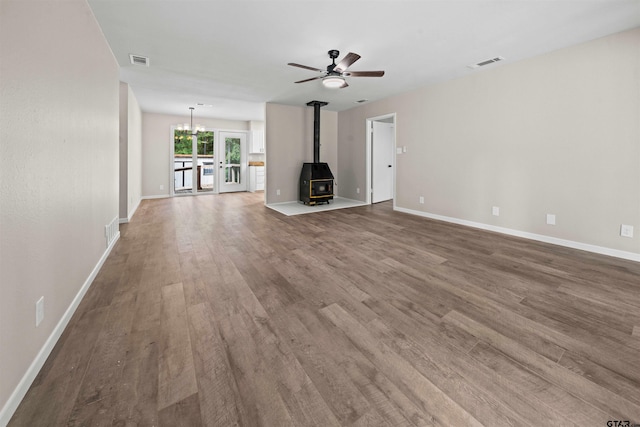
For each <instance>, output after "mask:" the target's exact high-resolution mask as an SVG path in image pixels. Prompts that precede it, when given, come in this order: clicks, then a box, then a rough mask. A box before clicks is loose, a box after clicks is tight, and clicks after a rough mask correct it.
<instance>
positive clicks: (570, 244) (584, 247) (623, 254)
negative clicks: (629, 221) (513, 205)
mask: <svg viewBox="0 0 640 427" xmlns="http://www.w3.org/2000/svg"><path fill="white" fill-rule="evenodd" d="M393 210H395V211H398V212H404V213H408V214H412V215H418V216H422V217H425V218H431V219H436V220H439V221H445V222H451V223H453V224H459V225H465V226H467V227H473V228H479V229H481V230H487V231H494V232H496V233H502V234H508V235H510V236H516V237H522V238H525V239H530V240H536V241H538V242H544V243H550V244H552V245H558V246H564V247H567V248H572V249H579V250H581V251H587V252H593V253H596V254H601V255H608V256H612V257H616V258H622V259H626V260H630V261H636V262H640V254H637V253H634V252H627V251H621V250H618V249H612V248H606V247H603V246H596V245H590V244H588V243H580V242H574V241H572V240H565V239H558V238H557V237H551V236H545V235H542V234H535V233H528V232H526V231H520V230H513V229H511V228H504V227H497V226H495V225H490V224H483V223H481V222H474V221H467V220H464V219H458V218H452V217H448V216H442V215H436V214H432V213H428V212H422V211H416V210H413V209H406V208H401V207H397V206H394V208H393Z"/></svg>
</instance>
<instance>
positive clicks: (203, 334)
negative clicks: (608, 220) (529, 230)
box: [9, 193, 640, 427]
mask: <svg viewBox="0 0 640 427" xmlns="http://www.w3.org/2000/svg"><path fill="white" fill-rule="evenodd" d="M120 230H121V238H120V241H119V242H118V243H117V246H116V247H115V248H114V250H113V252H112V254H111V256H110V257H109V259H108V260H107V261H106V263H105V265H104V267H103V268H102V270H101V271H100V273H99V275H98V276H97V278H96V280H95V282H94V283H93V285H92V286H91V288H90V290H89V291H88V293H87V295H86V297H85V298H84V300H83V301H82V303H81V305H80V307H79V308H78V310H77V312H76V313H75V315H74V317H73V319H72V320H71V322H70V324H69V326H68V327H67V329H66V330H65V332H64V334H63V336H62V337H61V339H60V341H59V342H58V344H57V345H56V347H55V349H54V350H53V352H52V354H51V356H50V357H49V359H48V360H47V362H46V364H45V366H44V367H43V369H42V371H41V372H40V374H39V375H38V377H37V378H36V380H35V382H34V384H33V385H32V387H31V389H30V390H29V392H28V394H27V396H26V397H25V399H24V400H23V402H22V404H21V405H20V407H19V408H18V410H17V411H16V413H15V415H14V417H13V419H12V421H11V422H10V424H9V425H10V426H64V425H69V426H89V425H91V426H94V425H99V426H134V425H138V426H201V425H202V426H236V425H237V426H278V427H280V426H322V427H326V426H394V427H395V426H481V425H482V426H504V425H508V426H573V425H575V426H607V425H608V424H607V421H609V420H629V421H630V422H631V423H630V424H631V425H633V423H634V422H635V423H640V357H639V355H640V264H638V263H634V262H630V261H623V260H618V259H614V258H609V257H604V256H599V255H594V254H589V253H585V252H580V251H575V250H571V249H566V248H562V247H557V246H552V245H547V244H542V243H537V242H532V241H526V240H522V239H518V238H514V237H508V236H504V235H499V234H494V233H489V232H485V231H480V230H475V229H471V228H465V227H461V226H457V225H453V224H448V223H442V222H438V221H433V220H429V219H425V218H420V217H416V216H411V215H407V214H403V213H398V212H393V210H392V207H391V205H390V204H389V203H382V204H377V205H374V206H366V207H358V208H352V209H345V210H337V211H329V212H321V213H316V214H312V215H300V216H293V217H285V216H283V215H281V214H279V213H277V212H274V211H271V210H270V209H267V208H265V207H264V206H263V205H262V195H261V194H260V195H256V194H251V193H241V194H227V195H218V196H201V197H176V198H173V199H156V200H147V201H143V202H142V204H141V206H140V207H139V209H138V211H137V213H136V214H135V216H134V218H133V220H132V221H131V222H130V223H129V224H127V225H122V226H121V228H120Z"/></svg>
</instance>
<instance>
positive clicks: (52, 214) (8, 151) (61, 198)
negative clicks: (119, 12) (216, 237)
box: [0, 0, 118, 425]
mask: <svg viewBox="0 0 640 427" xmlns="http://www.w3.org/2000/svg"><path fill="white" fill-rule="evenodd" d="M0 8H1V9H0V41H1V43H2V46H1V51H2V60H1V61H0V75H1V76H2V78H1V79H0V408H2V409H1V410H0V425H4V423H6V422H7V421H8V417H10V416H11V414H12V413H13V410H15V407H16V405H17V404H18V403H19V401H20V399H21V398H22V396H23V394H24V392H26V389H27V388H28V386H29V385H30V383H31V381H32V380H33V378H34V377H35V374H37V372H38V369H39V368H40V366H41V364H42V363H43V362H44V359H46V356H47V355H48V352H49V351H50V350H51V348H52V346H53V344H54V343H55V341H56V340H57V337H58V336H59V333H61V332H62V328H64V324H59V322H62V323H64V320H65V313H66V312H67V310H68V309H69V308H70V307H71V306H72V305H73V303H74V298H75V297H76V296H77V295H78V293H79V291H81V289H83V288H84V289H86V286H88V283H90V279H91V277H92V274H95V268H96V267H97V266H98V265H99V264H100V262H101V261H102V260H103V259H104V256H106V254H107V253H108V252H107V245H106V239H105V225H107V224H109V223H110V222H111V221H112V220H114V219H116V218H117V217H118V67H117V64H116V61H115V59H114V58H113V55H112V53H111V50H110V49H109V47H108V45H107V43H106V41H105V39H104V37H103V35H102V32H101V31H100V28H99V27H98V25H97V23H96V21H95V19H94V17H93V14H92V13H91V10H90V9H89V7H88V5H87V3H86V1H84V0H68V1H45V2H42V1H31V0H19V1H7V0H3V1H2V2H1V3H0ZM41 296H44V302H45V308H44V313H45V317H44V320H43V322H42V323H41V324H40V326H39V327H36V326H35V303H36V301H37V300H38V299H39V298H40V297H41ZM67 314H68V313H67ZM66 320H68V317H66ZM39 352H41V353H40V354H39Z"/></svg>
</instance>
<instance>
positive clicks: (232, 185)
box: [217, 132, 249, 193]
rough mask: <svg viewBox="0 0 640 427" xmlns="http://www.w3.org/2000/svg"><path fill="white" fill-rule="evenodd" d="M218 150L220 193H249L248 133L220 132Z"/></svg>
mask: <svg viewBox="0 0 640 427" xmlns="http://www.w3.org/2000/svg"><path fill="white" fill-rule="evenodd" d="M218 150H219V151H218V153H219V155H218V160H217V161H218V183H219V186H218V192H219V193H227V192H230V191H247V183H248V181H249V174H248V171H247V134H246V132H220V140H219V142H218Z"/></svg>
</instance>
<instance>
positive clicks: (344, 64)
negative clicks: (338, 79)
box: [333, 52, 360, 73]
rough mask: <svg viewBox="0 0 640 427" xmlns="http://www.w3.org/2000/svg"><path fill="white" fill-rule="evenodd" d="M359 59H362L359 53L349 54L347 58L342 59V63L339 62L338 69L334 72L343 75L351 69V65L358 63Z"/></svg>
mask: <svg viewBox="0 0 640 427" xmlns="http://www.w3.org/2000/svg"><path fill="white" fill-rule="evenodd" d="M358 59H360V55H358V54H357V53H353V52H349V53H347V56H345V57H344V58H342V61H340V62H338V65H336V67H335V68H334V69H333V70H334V71H337V72H339V73H342V72H343V71H344V70H346V69H347V68H349V67H350V66H351V64H353V63H354V62H356V61H357V60H358Z"/></svg>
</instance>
